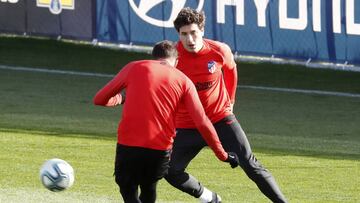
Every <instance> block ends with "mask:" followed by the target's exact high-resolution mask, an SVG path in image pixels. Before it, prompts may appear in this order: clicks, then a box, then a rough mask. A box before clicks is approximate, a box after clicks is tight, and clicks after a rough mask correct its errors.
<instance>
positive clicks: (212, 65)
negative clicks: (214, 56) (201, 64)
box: [207, 61, 216, 73]
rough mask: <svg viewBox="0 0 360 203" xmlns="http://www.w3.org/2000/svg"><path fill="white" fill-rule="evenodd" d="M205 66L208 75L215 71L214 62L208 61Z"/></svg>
mask: <svg viewBox="0 0 360 203" xmlns="http://www.w3.org/2000/svg"><path fill="white" fill-rule="evenodd" d="M207 66H208V71H209V72H210V73H214V72H215V71H216V63H215V61H209V62H208V65H207Z"/></svg>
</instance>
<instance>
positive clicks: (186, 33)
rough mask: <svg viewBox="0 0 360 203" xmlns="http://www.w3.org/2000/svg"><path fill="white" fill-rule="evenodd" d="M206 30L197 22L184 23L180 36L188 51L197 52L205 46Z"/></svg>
mask: <svg viewBox="0 0 360 203" xmlns="http://www.w3.org/2000/svg"><path fill="white" fill-rule="evenodd" d="M203 35H204V31H203V30H200V29H199V26H198V25H197V24H190V25H184V26H182V27H181V28H180V29H179V38H180V41H181V43H182V45H183V46H184V48H185V49H186V50H187V51H188V52H193V53H197V52H199V51H200V50H201V48H202V47H203V45H204V44H203Z"/></svg>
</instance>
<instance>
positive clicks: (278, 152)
mask: <svg viewBox="0 0 360 203" xmlns="http://www.w3.org/2000/svg"><path fill="white" fill-rule="evenodd" d="M1 132H7V133H22V134H24V133H26V134H30V135H45V136H55V137H67V138H71V137H74V138H83V139H101V140H109V141H114V142H116V139H117V135H110V134H101V135H100V134H94V133H92V134H91V133H84V132H70V131H69V132H66V131H63V130H62V131H56V130H52V131H43V130H33V129H31V130H30V129H8V128H0V134H1ZM252 148H253V151H254V153H255V154H256V153H263V154H268V155H273V156H289V155H291V156H303V157H315V158H320V159H333V160H354V161H359V160H360V154H358V153H350V152H347V151H345V150H344V151H343V152H340V153H339V152H336V153H335V152H334V153H332V152H328V151H319V150H312V149H310V148H309V149H305V150H300V149H289V148H286V149H279V148H274V147H271V146H270V147H265V148H264V147H258V146H256V144H255V145H253V146H252Z"/></svg>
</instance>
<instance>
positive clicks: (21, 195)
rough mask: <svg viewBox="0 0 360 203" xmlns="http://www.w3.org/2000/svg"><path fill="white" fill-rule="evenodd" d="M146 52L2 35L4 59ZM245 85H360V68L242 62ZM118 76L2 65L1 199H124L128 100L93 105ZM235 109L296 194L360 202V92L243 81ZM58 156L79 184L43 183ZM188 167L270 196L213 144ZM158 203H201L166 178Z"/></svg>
mask: <svg viewBox="0 0 360 203" xmlns="http://www.w3.org/2000/svg"><path fill="white" fill-rule="evenodd" d="M143 57H145V58H146V57H148V56H143V55H142V54H138V53H128V52H123V51H118V50H108V49H102V48H98V47H92V46H86V45H73V44H70V43H60V42H57V41H48V40H33V39H18V38H4V37H1V38H0V64H1V65H11V66H26V67H37V68H51V69H61V70H76V71H86V72H100V73H111V74H114V73H116V72H117V71H118V70H117V68H118V67H120V66H121V65H123V64H125V63H127V62H128V61H130V60H134V59H139V58H143ZM239 79H240V81H239V84H242V85H261V86H270V87H286V88H301V89H316V90H326V91H339V92H348V93H357V94H359V93H360V74H359V73H354V72H340V71H332V70H320V69H307V68H303V67H296V66H278V65H272V64H246V63H240V64H239ZM108 80H109V78H103V77H89V76H74V75H59V74H49V73H36V72H22V71H12V70H2V69H0V95H1V100H0V186H1V187H0V202H119V201H120V200H121V198H120V195H119V193H118V188H117V186H116V184H115V182H114V180H113V176H112V173H113V159H114V152H115V143H116V128H117V123H118V120H119V117H120V115H121V107H120V108H101V107H96V106H94V105H92V97H93V96H94V94H95V93H96V91H97V90H98V89H99V88H100V87H101V86H102V85H104V84H105V83H106V82H107V81H108ZM235 113H236V115H237V117H238V120H239V121H240V123H241V124H242V127H243V128H244V130H245V132H246V133H247V135H248V138H249V140H250V143H251V145H252V147H253V150H254V152H255V155H256V156H257V158H258V159H259V160H260V161H261V162H262V163H263V165H265V166H266V167H267V168H268V169H269V170H270V171H271V172H272V173H273V175H274V176H275V178H276V180H277V182H278V183H279V185H280V186H281V188H282V190H283V192H284V194H285V195H286V196H287V198H288V199H289V200H290V202H299V203H300V202H301V203H302V202H309V203H310V202H311V203H312V202H354V203H355V202H360V195H359V191H360V179H359V176H360V161H359V160H360V126H359V124H360V99H359V98H349V97H336V96H325V95H308V94H299V93H285V92H275V91H264V90H251V89H241V88H240V89H239V90H238V93H237V102H236V106H235ZM54 157H58V158H61V159H64V160H66V161H68V162H69V163H70V164H71V165H72V166H73V167H74V169H75V173H76V180H75V183H74V186H73V187H72V188H70V189H69V190H67V191H64V192H59V193H53V192H50V191H47V190H46V189H45V188H43V187H42V185H41V183H40V181H39V177H38V172H39V168H40V166H41V164H42V163H43V162H44V161H45V160H47V159H50V158H54ZM188 171H189V172H190V173H191V174H193V175H194V176H196V177H197V178H198V179H199V180H201V182H202V183H203V184H205V185H206V186H207V187H208V188H210V189H213V190H215V191H217V192H218V193H219V194H220V195H221V196H222V198H223V201H224V202H225V203H226V202H233V203H238V202H246V203H247V202H254V203H259V202H269V201H268V200H267V199H266V198H264V196H263V195H262V194H261V193H260V191H259V190H258V189H257V187H256V186H255V184H254V183H252V182H251V181H250V180H249V179H248V178H247V177H246V175H245V174H244V173H243V172H242V170H241V169H239V168H237V169H234V170H233V169H231V168H230V167H229V166H228V165H227V164H224V163H221V162H219V161H218V160H217V159H216V158H215V156H214V155H213V153H212V152H211V151H210V150H209V149H205V150H203V151H202V153H200V154H199V156H197V157H196V159H195V160H194V161H193V162H192V163H191V164H190V166H189V168H188ZM158 202H197V201H196V199H194V198H192V197H190V196H188V195H185V194H183V193H182V192H180V191H178V190H176V189H174V188H172V187H171V186H170V185H169V184H167V183H166V181H164V180H162V181H160V183H159V187H158Z"/></svg>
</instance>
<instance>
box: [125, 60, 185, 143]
mask: <svg viewBox="0 0 360 203" xmlns="http://www.w3.org/2000/svg"><path fill="white" fill-rule="evenodd" d="M128 66H130V67H124V68H130V69H129V73H128V75H127V78H126V102H125V104H124V108H123V113H122V121H121V122H120V126H119V135H121V136H120V137H119V141H120V143H121V144H126V145H132V146H141V147H148V148H153V149H161V150H164V149H168V148H170V146H171V144H172V137H173V136H174V135H175V132H174V129H175V126H174V117H175V113H176V110H177V107H178V104H179V102H180V100H181V97H182V95H183V93H184V91H185V89H186V82H185V79H184V77H186V76H184V75H183V74H182V73H181V72H180V71H178V70H176V69H175V68H173V67H171V66H170V65H168V63H167V62H165V61H160V60H142V61H136V62H132V63H130V64H128Z"/></svg>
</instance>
